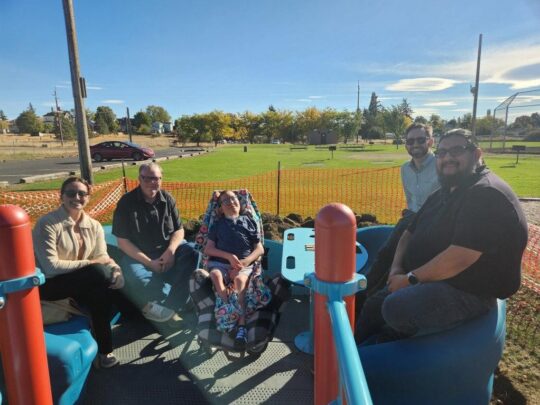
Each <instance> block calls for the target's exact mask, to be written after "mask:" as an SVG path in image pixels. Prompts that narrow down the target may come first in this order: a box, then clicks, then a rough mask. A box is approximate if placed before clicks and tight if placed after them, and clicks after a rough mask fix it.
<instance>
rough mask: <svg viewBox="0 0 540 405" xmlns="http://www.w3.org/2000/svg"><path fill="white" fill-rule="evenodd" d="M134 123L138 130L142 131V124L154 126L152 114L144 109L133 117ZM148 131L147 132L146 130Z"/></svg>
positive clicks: (149, 126)
mask: <svg viewBox="0 0 540 405" xmlns="http://www.w3.org/2000/svg"><path fill="white" fill-rule="evenodd" d="M133 125H134V126H135V128H137V132H139V133H140V130H141V126H142V125H144V126H146V127H148V128H152V119H151V118H150V116H149V115H148V114H147V113H145V112H144V111H139V112H138V113H137V114H135V116H134V117H133ZM145 133H146V132H145Z"/></svg>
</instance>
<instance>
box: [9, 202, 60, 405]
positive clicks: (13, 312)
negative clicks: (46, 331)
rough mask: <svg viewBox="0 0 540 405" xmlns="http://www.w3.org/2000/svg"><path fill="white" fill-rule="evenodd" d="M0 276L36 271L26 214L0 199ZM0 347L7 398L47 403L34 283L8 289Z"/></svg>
mask: <svg viewBox="0 0 540 405" xmlns="http://www.w3.org/2000/svg"><path fill="white" fill-rule="evenodd" d="M0 241H1V243H0V281H8V280H12V279H17V278H22V277H28V276H31V275H33V274H34V273H35V269H36V266H35V262H34V250H33V248H32V233H31V228H30V219H29V217H28V214H27V213H26V212H25V211H24V210H23V209H22V208H20V207H17V206H15V205H0ZM0 352H1V353H2V364H3V369H4V376H5V380H6V387H7V397H8V401H9V403H10V404H15V405H18V404H40V405H41V404H43V405H48V404H52V394H51V383H50V380H49V368H48V365H47V352H46V350H45V337H44V335H43V319H42V317H41V306H40V302H39V291H38V289H37V288H36V287H33V288H30V289H27V290H22V291H18V292H14V293H10V294H8V295H7V297H6V299H5V305H4V307H3V308H1V309H0Z"/></svg>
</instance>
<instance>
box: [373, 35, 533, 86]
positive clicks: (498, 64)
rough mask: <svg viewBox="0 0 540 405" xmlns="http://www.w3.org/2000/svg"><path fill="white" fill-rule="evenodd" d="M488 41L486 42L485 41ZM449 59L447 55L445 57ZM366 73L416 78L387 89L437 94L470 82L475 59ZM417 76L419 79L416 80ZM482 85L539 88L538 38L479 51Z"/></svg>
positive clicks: (382, 68) (397, 66) (404, 65)
mask: <svg viewBox="0 0 540 405" xmlns="http://www.w3.org/2000/svg"><path fill="white" fill-rule="evenodd" d="M488 41H489V39H488ZM446 57H447V58H448V57H449V56H448V55H446ZM367 70H368V71H369V72H372V73H375V72H376V73H379V74H381V73H382V74H385V73H386V74H393V75H396V76H398V77H399V76H401V77H403V76H409V77H411V76H412V77H415V76H416V78H408V79H401V80H399V81H398V82H396V83H393V84H391V85H389V86H387V87H386V88H387V89H388V90H394V91H438V90H445V89H447V88H450V87H452V86H453V85H454V84H456V83H462V82H473V81H474V75H475V72H476V58H472V59H470V60H460V59H458V57H456V58H455V60H453V61H452V60H450V61H445V62H434V63H426V64H422V65H420V64H417V63H407V62H405V63H399V64H395V65H393V66H390V67H389V66H370V67H368V68H367ZM418 76H419V77H418ZM480 79H481V83H491V84H506V85H509V86H510V88H512V89H516V90H519V89H526V88H532V87H537V86H540V38H536V39H529V40H523V41H521V42H506V43H501V44H496V45H489V42H487V45H486V46H485V47H484V49H483V51H482V60H481V65H480Z"/></svg>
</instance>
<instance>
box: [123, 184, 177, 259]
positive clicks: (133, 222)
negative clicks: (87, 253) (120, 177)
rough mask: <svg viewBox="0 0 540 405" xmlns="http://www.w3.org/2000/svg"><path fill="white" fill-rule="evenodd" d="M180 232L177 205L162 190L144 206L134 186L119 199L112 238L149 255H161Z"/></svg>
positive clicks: (142, 199) (138, 190)
mask: <svg viewBox="0 0 540 405" xmlns="http://www.w3.org/2000/svg"><path fill="white" fill-rule="evenodd" d="M179 229H182V221H181V219H180V214H179V212H178V209H177V208H176V202H175V200H174V198H173V197H172V196H171V195H170V194H169V193H168V192H166V191H164V190H159V192H158V195H157V197H156V199H155V200H154V202H153V203H147V202H146V201H145V200H144V196H143V194H142V191H141V189H140V187H137V188H136V189H134V190H132V191H130V192H129V193H127V194H124V195H123V196H122V198H121V199H120V201H118V205H117V206H116V210H115V211H114V215H113V228H112V233H113V235H115V236H117V237H119V238H124V239H128V240H129V241H131V242H132V243H133V244H134V245H135V246H137V247H138V248H139V249H140V250H141V251H142V252H143V253H144V254H146V255H148V256H155V255H160V254H161V253H163V252H164V251H165V249H167V247H168V246H169V242H170V238H171V235H172V234H173V233H174V232H176V231H177V230H179Z"/></svg>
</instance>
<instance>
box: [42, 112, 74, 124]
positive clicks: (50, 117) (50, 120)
mask: <svg viewBox="0 0 540 405" xmlns="http://www.w3.org/2000/svg"><path fill="white" fill-rule="evenodd" d="M58 115H59V116H64V118H67V119H70V120H72V121H73V116H72V115H71V113H70V112H69V111H59V112H58ZM55 122H56V113H55V112H54V111H51V112H48V113H47V114H45V115H44V116H43V123H44V124H52V125H54V123H55Z"/></svg>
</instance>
